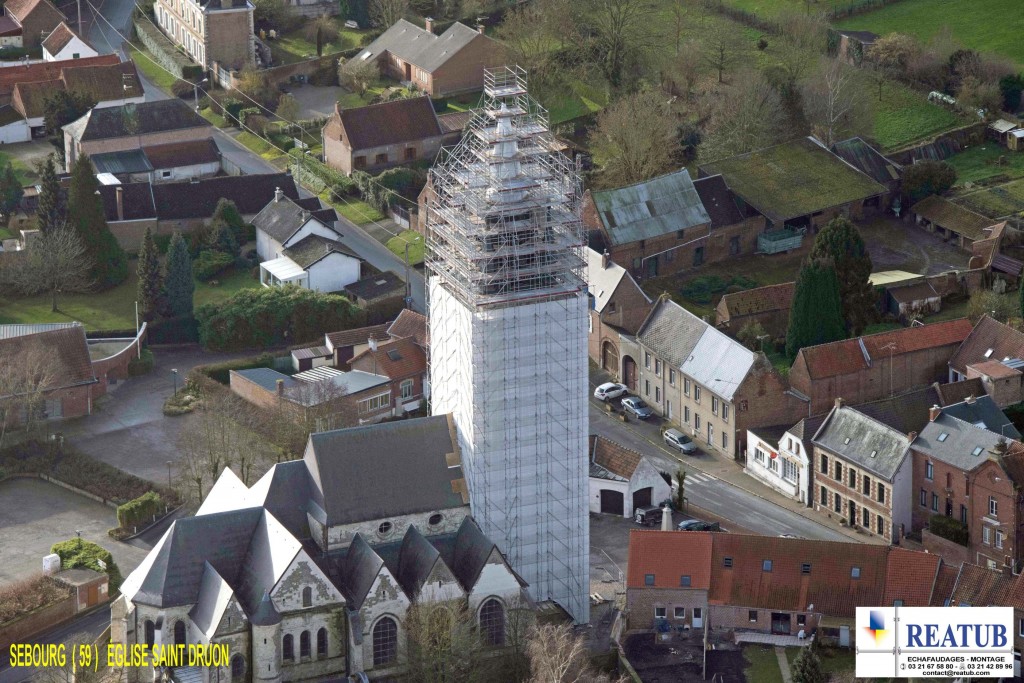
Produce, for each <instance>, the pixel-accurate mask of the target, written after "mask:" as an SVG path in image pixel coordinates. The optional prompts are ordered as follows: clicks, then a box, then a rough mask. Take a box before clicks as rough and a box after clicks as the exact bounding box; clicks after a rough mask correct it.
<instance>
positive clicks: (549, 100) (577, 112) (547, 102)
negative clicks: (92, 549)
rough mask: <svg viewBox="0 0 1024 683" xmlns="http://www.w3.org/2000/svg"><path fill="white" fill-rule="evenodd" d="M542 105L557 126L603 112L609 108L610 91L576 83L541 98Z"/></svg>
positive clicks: (552, 122)
mask: <svg viewBox="0 0 1024 683" xmlns="http://www.w3.org/2000/svg"><path fill="white" fill-rule="evenodd" d="M541 104H542V105H544V106H545V107H546V108H547V110H548V114H549V115H550V120H551V124H552V125H555V124H559V123H564V122H566V121H572V120H573V119H578V118H579V117H581V116H586V115H587V114H593V113H594V112H597V111H601V110H602V109H604V108H605V107H606V106H608V91H607V90H604V89H602V88H595V87H593V86H591V85H588V84H587V83H583V82H580V81H574V82H573V83H572V84H571V85H570V86H569V87H568V88H565V89H562V90H560V91H558V92H557V93H555V94H552V95H550V96H548V97H546V98H541Z"/></svg>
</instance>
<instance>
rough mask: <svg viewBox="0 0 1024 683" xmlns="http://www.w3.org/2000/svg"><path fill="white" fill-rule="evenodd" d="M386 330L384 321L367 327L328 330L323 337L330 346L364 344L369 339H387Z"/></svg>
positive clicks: (386, 326)
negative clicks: (335, 330)
mask: <svg viewBox="0 0 1024 683" xmlns="http://www.w3.org/2000/svg"><path fill="white" fill-rule="evenodd" d="M387 330H388V325H387V323H384V324H381V325H370V326H368V327H357V328H355V329H352V330H341V331H340V332H328V333H327V334H326V335H324V337H325V340H326V341H327V342H329V343H330V345H331V346H333V347H334V348H338V347H344V346H355V345H356V344H365V343H366V342H367V341H368V340H370V339H387V337H388V332H387Z"/></svg>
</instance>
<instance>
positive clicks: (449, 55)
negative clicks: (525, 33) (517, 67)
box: [341, 19, 505, 97]
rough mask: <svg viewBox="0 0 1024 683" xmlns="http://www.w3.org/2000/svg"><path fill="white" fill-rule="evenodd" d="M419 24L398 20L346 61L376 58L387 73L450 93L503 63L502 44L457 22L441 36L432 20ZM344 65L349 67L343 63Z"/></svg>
mask: <svg viewBox="0 0 1024 683" xmlns="http://www.w3.org/2000/svg"><path fill="white" fill-rule="evenodd" d="M425 24H426V27H425V28H420V27H419V26H416V25H415V24H412V23H410V22H408V21H406V20H405V19H399V20H398V21H397V22H395V24H394V25H393V26H392V27H391V28H389V29H388V30H386V31H384V33H382V34H381V35H380V37H379V38H377V39H376V40H375V41H373V42H372V43H370V44H369V45H368V46H366V48H365V49H364V50H363V51H362V52H360V53H359V54H358V55H356V56H355V57H353V58H352V59H351V60H349V61H348V62H347V63H346V64H359V63H361V62H366V61H369V60H373V61H374V62H376V63H377V65H378V66H379V67H380V69H381V72H382V73H383V75H385V76H388V77H389V78H393V79H395V80H397V81H401V82H403V83H409V84H411V85H412V86H414V87H415V88H416V89H417V90H420V91H422V92H425V93H426V94H428V95H430V96H431V97H447V96H448V95H455V94H459V93H466V92H473V91H475V90H481V89H482V88H483V87H484V69H485V68H487V67H493V66H498V65H500V64H504V63H505V57H504V54H505V50H504V47H503V46H502V44H501V43H499V42H498V41H496V40H494V39H493V38H490V37H488V36H486V35H484V32H483V29H482V28H481V30H479V31H474V30H473V29H471V28H470V27H468V26H466V25H465V24H461V23H459V22H455V23H454V24H452V25H451V26H450V27H449V28H448V29H447V30H446V31H445V32H444V33H442V34H441V35H435V34H434V32H433V28H434V26H433V20H431V19H427V20H426V21H425ZM341 68H342V70H344V69H345V66H344V65H343V66H342V67H341Z"/></svg>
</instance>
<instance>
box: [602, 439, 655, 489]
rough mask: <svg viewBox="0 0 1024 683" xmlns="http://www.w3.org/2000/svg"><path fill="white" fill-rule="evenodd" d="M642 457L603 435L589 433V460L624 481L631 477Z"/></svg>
mask: <svg viewBox="0 0 1024 683" xmlns="http://www.w3.org/2000/svg"><path fill="white" fill-rule="evenodd" d="M643 459H644V456H642V455H641V454H640V453H637V452H636V451H633V450H630V449H628V448H626V447H625V446H623V445H621V444H617V443H615V442H614V441H611V440H609V439H606V438H604V437H603V436H598V435H596V434H591V435H590V461H591V462H592V463H594V464H595V465H598V466H600V467H601V468H602V469H605V470H607V471H608V472H611V473H612V474H614V475H616V476H619V477H622V478H623V479H625V480H626V481H629V480H630V479H632V478H633V474H634V473H635V472H636V468H637V467H639V466H640V463H641V462H642V461H643Z"/></svg>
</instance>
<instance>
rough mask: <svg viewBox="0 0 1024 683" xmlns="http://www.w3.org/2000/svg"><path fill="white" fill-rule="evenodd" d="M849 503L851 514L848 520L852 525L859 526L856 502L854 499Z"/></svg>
mask: <svg viewBox="0 0 1024 683" xmlns="http://www.w3.org/2000/svg"><path fill="white" fill-rule="evenodd" d="M849 503H850V516H849V517H848V518H847V521H848V522H849V523H850V526H857V506H856V504H854V502H853V501H852V500H851V501H849Z"/></svg>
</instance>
